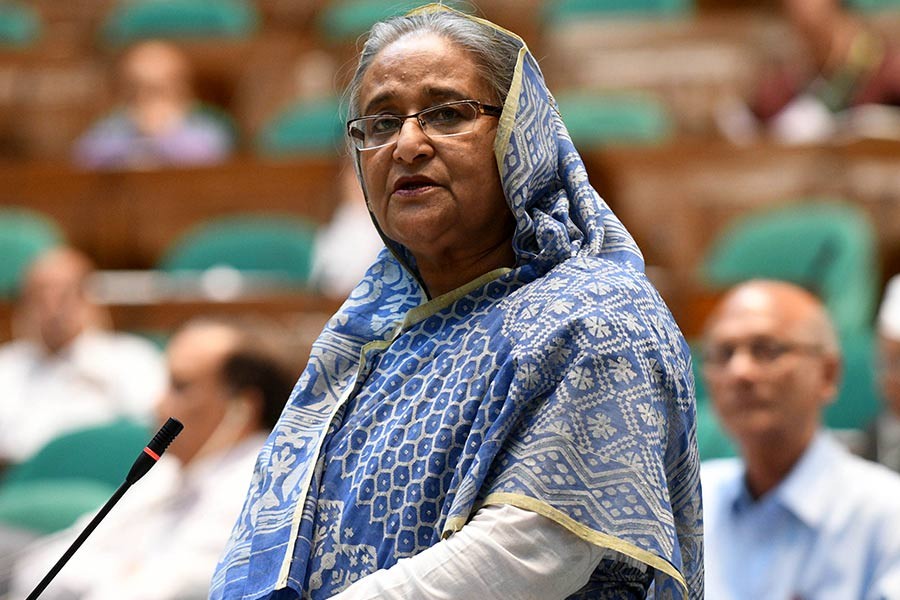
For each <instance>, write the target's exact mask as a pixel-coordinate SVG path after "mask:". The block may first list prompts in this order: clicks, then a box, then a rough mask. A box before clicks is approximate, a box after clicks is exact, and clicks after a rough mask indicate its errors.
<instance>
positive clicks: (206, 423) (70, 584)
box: [12, 319, 303, 600]
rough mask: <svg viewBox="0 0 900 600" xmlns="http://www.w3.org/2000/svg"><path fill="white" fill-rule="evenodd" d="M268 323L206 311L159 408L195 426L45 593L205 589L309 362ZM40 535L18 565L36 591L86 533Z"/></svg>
mask: <svg viewBox="0 0 900 600" xmlns="http://www.w3.org/2000/svg"><path fill="white" fill-rule="evenodd" d="M278 339H279V338H278V337H273V334H272V333H271V332H270V331H268V329H263V328H258V327H255V326H251V325H248V324H245V323H238V322H226V321H217V320H212V319H197V320H194V321H191V322H189V323H187V324H186V325H184V326H183V327H182V328H181V329H180V330H179V331H177V332H176V333H175V335H174V336H173V337H172V339H171V342H170V343H169V345H168V348H167V360H168V367H169V373H170V378H169V387H168V390H167V391H166V392H165V394H164V395H163V396H162V397H161V399H160V401H159V403H158V406H157V413H158V419H159V423H160V424H162V423H164V422H165V421H166V419H167V418H169V417H175V418H177V419H179V420H180V421H181V422H182V423H183V424H184V430H183V431H182V432H181V434H180V435H179V436H178V437H177V438H176V439H175V441H174V442H173V443H172V445H171V446H170V447H169V449H168V450H167V452H166V453H165V454H164V455H163V456H162V458H161V459H160V461H159V463H158V464H157V465H156V466H155V467H154V468H153V470H151V471H150V473H148V474H147V476H146V477H145V478H144V479H142V480H141V481H140V482H139V483H137V484H136V485H135V487H134V488H133V489H132V490H131V491H130V492H129V494H128V495H126V496H125V497H124V498H123V499H122V501H121V502H120V503H119V504H118V505H117V506H116V507H115V509H114V510H112V511H110V513H109V515H108V517H107V518H106V519H105V520H104V521H103V522H102V523H101V524H100V526H99V527H98V528H97V529H96V530H95V531H94V533H93V535H92V536H91V537H90V538H88V540H87V541H86V542H85V544H84V545H83V546H82V547H81V549H80V550H79V552H78V554H76V555H75V556H74V557H73V558H72V560H71V561H70V562H69V563H68V564H67V566H66V568H65V569H63V570H62V571H60V573H59V575H58V576H57V577H56V578H55V579H54V580H53V582H52V583H51V584H50V585H49V586H48V587H47V589H46V591H45V592H44V593H43V595H42V597H43V598H47V599H48V600H49V599H52V598H69V599H72V598H81V599H83V600H88V599H90V600H101V599H110V600H112V599H116V600H121V599H124V598H127V599H128V600H151V599H152V600H163V599H173V600H174V599H176V598H178V599H182V600H184V599H188V598H206V597H207V591H208V589H209V581H210V577H211V576H212V572H213V569H214V567H215V565H216V560H217V559H218V557H219V554H220V553H221V551H222V548H223V547H224V545H225V542H226V540H227V539H228V536H229V534H230V532H231V526H232V524H233V523H234V519H235V517H236V516H237V514H238V512H239V511H240V508H241V504H242V503H243V500H244V492H245V491H246V489H247V486H248V485H249V484H250V478H251V475H252V474H253V463H254V461H255V459H256V455H257V453H258V452H259V449H260V448H261V447H262V445H263V443H264V441H265V439H266V435H267V434H268V432H269V431H270V430H271V429H272V427H273V426H274V424H275V421H277V419H278V416H279V415H280V413H281V409H282V408H283V406H284V403H285V401H286V400H287V398H288V395H289V394H290V392H291V388H292V387H293V383H294V380H295V379H296V377H297V374H298V373H299V371H300V370H301V368H302V366H303V365H302V364H301V365H297V366H296V368H292V367H291V366H289V364H290V363H289V362H288V361H287V359H286V358H285V357H284V356H283V352H282V351H281V350H280V348H283V347H284V346H280V347H276V346H275V342H276V341H277V340H278ZM90 518H92V517H87V518H85V519H83V520H82V521H81V522H79V523H76V525H75V526H73V527H72V528H70V529H69V530H66V531H64V532H62V533H61V534H57V535H54V536H51V537H50V538H49V539H44V540H39V541H37V542H35V543H34V544H33V545H32V547H31V548H29V549H28V550H27V551H26V552H25V554H24V555H23V556H22V557H21V558H20V560H19V561H18V563H17V566H16V568H15V569H14V577H13V587H12V590H13V592H12V593H13V595H12V597H25V596H26V594H27V593H28V592H29V591H30V590H32V589H33V588H34V586H35V585H37V583H38V582H39V581H40V580H41V578H43V576H44V575H45V574H46V573H47V572H48V571H49V570H50V568H51V567H52V566H53V565H54V564H55V562H56V561H57V559H58V558H59V557H60V556H62V554H63V552H64V551H65V550H66V548H68V546H69V544H70V543H71V542H72V541H73V540H74V538H75V537H76V536H77V535H78V534H79V533H80V532H81V531H82V529H83V528H84V526H85V525H86V524H87V521H88V520H89V519H90Z"/></svg>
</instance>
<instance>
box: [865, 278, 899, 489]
mask: <svg viewBox="0 0 900 600" xmlns="http://www.w3.org/2000/svg"><path fill="white" fill-rule="evenodd" d="M877 329H878V331H877V334H878V336H877V337H878V341H877V348H876V353H877V356H878V384H879V390H880V392H881V401H882V404H883V409H882V411H881V413H880V414H879V415H878V417H877V418H876V419H875V420H874V421H873V423H872V424H871V426H870V427H869V428H868V429H867V430H866V433H865V436H864V438H863V443H862V455H863V456H864V457H865V458H868V459H870V460H874V461H876V462H879V463H881V464H883V465H885V466H886V467H888V468H890V469H893V470H894V471H898V472H900V275H895V276H894V277H893V278H892V279H891V280H890V281H889V282H888V285H887V287H886V288H885V293H884V298H883V300H882V302H881V308H880V309H879V310H878V323H877Z"/></svg>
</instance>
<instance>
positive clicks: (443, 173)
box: [359, 33, 514, 265]
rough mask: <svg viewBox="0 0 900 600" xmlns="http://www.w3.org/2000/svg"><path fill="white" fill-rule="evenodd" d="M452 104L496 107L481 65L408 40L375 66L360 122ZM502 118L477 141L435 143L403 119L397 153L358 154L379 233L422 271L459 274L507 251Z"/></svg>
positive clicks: (482, 128)
mask: <svg viewBox="0 0 900 600" xmlns="http://www.w3.org/2000/svg"><path fill="white" fill-rule="evenodd" d="M453 100H479V101H481V102H483V103H485V104H497V102H498V100H497V98H495V97H494V94H493V93H492V91H491V89H490V87H489V86H488V84H487V83H486V82H485V81H484V79H483V78H482V77H481V76H480V75H479V74H478V70H477V67H476V65H475V62H474V61H473V60H472V58H471V57H470V56H469V54H468V53H467V52H466V51H464V50H462V49H461V48H459V47H458V46H456V45H454V44H452V43H449V42H448V41H447V40H446V39H444V38H442V37H439V36H437V35H435V34H430V33H423V34H414V35H408V36H405V37H403V38H401V39H399V40H397V41H395V42H394V43H392V44H390V45H388V46H387V47H385V48H384V49H383V50H382V51H381V52H380V53H378V54H377V55H376V56H375V59H374V60H373V62H372V64H371V65H370V67H369V69H368V71H366V73H365V75H364V76H363V79H362V86H361V90H360V99H359V102H360V106H359V108H360V111H361V112H360V114H361V115H373V114H379V113H388V114H395V115H407V114H410V113H414V112H417V111H420V110H422V109H425V108H429V107H431V106H435V105H437V104H442V103H444V102H450V101H453ZM496 132H497V118H496V117H489V116H485V115H479V117H478V118H477V120H476V121H475V129H474V131H472V132H471V133H468V134H465V135H460V136H456V137H444V138H440V137H438V138H435V139H430V138H428V136H426V135H425V134H424V133H423V131H422V129H421V127H420V126H419V124H418V122H417V121H416V120H415V119H407V120H406V121H405V122H404V124H403V127H402V128H401V130H400V133H399V136H398V138H397V141H396V143H393V144H390V145H388V146H384V147H382V148H377V149H374V150H366V151H362V152H361V153H360V160H361V165H362V174H363V179H364V182H365V188H366V191H367V197H368V202H369V206H370V208H371V210H372V212H373V214H374V215H375V219H376V220H377V221H378V224H379V226H380V227H381V230H382V231H383V232H384V234H385V235H386V236H388V237H389V238H391V239H392V240H394V241H396V242H399V243H400V244H403V245H404V246H406V247H407V248H409V250H410V251H411V252H412V253H413V255H414V256H415V257H416V260H417V261H419V262H420V263H422V262H423V261H429V262H431V263H432V264H437V265H439V264H448V263H449V264H454V263H456V262H457V261H467V260H468V261H472V260H476V261H477V257H479V256H485V255H487V254H489V253H490V252H491V251H492V250H495V249H496V248H499V247H501V246H502V245H506V246H509V244H510V240H511V238H512V234H513V230H514V222H513V218H512V213H511V212H510V210H509V208H508V206H507V204H506V200H505V197H504V195H503V190H502V188H501V185H500V175H499V173H498V170H497V163H496V160H495V159H494V152H493V144H494V137H495V136H496Z"/></svg>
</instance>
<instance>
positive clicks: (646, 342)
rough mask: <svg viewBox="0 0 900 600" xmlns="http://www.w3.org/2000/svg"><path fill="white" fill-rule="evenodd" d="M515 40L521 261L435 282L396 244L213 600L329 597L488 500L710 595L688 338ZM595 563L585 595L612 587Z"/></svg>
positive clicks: (288, 420)
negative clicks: (449, 285) (434, 286)
mask: <svg viewBox="0 0 900 600" xmlns="http://www.w3.org/2000/svg"><path fill="white" fill-rule="evenodd" d="M420 10H448V9H446V8H444V7H436V8H435V7H426V8H425V9H420ZM499 34H501V35H511V34H508V33H507V32H503V31H502V30H499ZM522 48H523V50H522V52H521V55H520V61H519V65H518V67H517V70H516V77H515V80H514V82H513V86H512V88H511V90H510V95H509V98H508V100H507V102H506V105H505V107H504V114H503V116H502V117H501V121H500V126H499V129H498V134H497V142H496V144H495V149H496V152H497V160H498V164H499V165H500V170H501V175H502V180H503V184H504V189H505V192H506V196H507V198H508V200H509V203H510V208H511V210H512V211H513V213H514V215H515V217H516V221H517V229H516V234H515V239H514V247H515V250H516V253H517V256H518V260H519V265H518V266H517V267H516V268H515V269H512V270H501V271H499V272H494V273H489V274H487V275H485V276H484V277H482V278H480V279H479V280H477V281H474V282H472V283H470V284H468V285H466V286H464V287H463V288H460V289H458V290H455V291H454V292H451V293H449V294H447V295H445V296H441V297H439V298H436V299H433V300H428V298H427V297H426V296H425V293H424V291H423V290H422V288H421V287H420V285H419V284H418V282H417V278H416V274H415V269H414V268H413V267H411V266H410V265H412V264H413V263H412V261H411V258H410V257H409V255H408V253H407V252H406V250H405V249H404V248H402V247H400V246H397V245H396V244H393V243H392V242H390V241H388V244H389V246H391V249H390V251H389V250H385V251H383V252H382V254H381V255H380V257H379V258H378V260H377V261H376V262H375V264H374V265H373V266H372V267H371V268H370V269H369V271H368V273H367V275H366V277H365V278H364V280H363V281H362V283H361V284H360V285H359V286H358V287H357V288H356V289H355V290H354V292H353V293H352V294H351V296H350V298H349V299H348V301H347V302H346V303H345V305H344V306H343V307H342V308H341V309H340V310H339V311H338V313H337V314H336V315H335V316H334V317H333V318H332V320H331V321H330V323H329V325H328V326H327V327H326V329H325V331H323V333H322V335H321V336H320V338H319V339H318V340H317V342H316V344H315V345H314V349H313V353H312V356H311V357H310V361H309V366H308V367H307V369H306V371H305V372H304V373H303V375H302V376H301V378H300V381H299V382H298V383H297V386H296V388H295V390H294V393H293V395H292V397H291V399H290V401H289V404H288V406H287V408H286V410H285V412H284V414H283V416H282V418H281V420H280V422H279V423H278V425H277V426H276V428H275V430H274V431H273V432H272V435H271V436H270V438H269V441H268V443H267V445H266V447H265V448H264V449H263V451H262V453H261V454H260V457H259V460H258V463H257V468H256V473H255V477H254V481H253V484H252V486H251V489H250V493H249V496H248V499H247V502H246V505H245V508H244V511H243V514H242V515H241V517H240V518H239V520H238V522H237V524H236V526H235V529H234V533H233V535H232V539H231V542H230V543H229V547H228V548H227V550H226V553H225V556H224V557H223V559H222V561H221V562H220V564H219V567H218V569H217V572H216V575H215V577H214V579H213V589H212V593H211V597H212V598H217V599H218V598H222V599H225V598H227V599H233V598H295V597H298V596H299V597H302V598H313V599H318V598H328V597H329V596H331V595H333V594H334V593H336V592H337V591H340V590H341V589H343V588H345V587H347V586H348V585H349V584H350V583H352V582H353V581H356V580H357V579H359V578H361V577H364V576H365V575H367V574H369V573H371V572H373V571H375V570H377V569H381V568H387V567H390V566H391V565H392V564H394V563H395V562H396V561H397V560H399V559H400V558H403V557H407V556H412V555H415V554H417V553H419V552H421V551H423V550H425V549H426V548H428V547H430V546H432V545H434V544H436V543H438V542H439V541H440V540H441V539H442V538H443V537H446V536H448V535H451V534H452V533H453V532H454V531H456V530H458V529H459V528H461V527H462V526H463V525H464V524H465V523H466V521H467V520H468V519H469V518H470V517H471V516H472V515H473V514H474V512H475V511H476V510H477V509H478V508H479V507H480V506H482V505H484V504H492V503H508V504H513V505H516V506H519V507H521V508H525V509H528V510H533V511H535V512H538V513H540V514H542V515H544V516H547V517H548V518H551V519H553V520H555V521H557V522H558V523H560V524H562V525H563V526H565V527H567V528H568V529H569V530H571V531H573V532H574V533H576V534H577V535H579V536H581V537H583V538H585V539H587V540H589V541H591V542H593V543H595V544H597V545H600V546H603V547H606V548H609V549H610V551H611V555H612V556H616V557H619V559H620V562H621V564H624V565H626V566H627V565H635V564H636V565H646V566H647V567H649V568H651V569H652V570H653V572H654V582H655V586H654V592H655V594H656V597H657V598H692V599H693V598H702V597H703V583H702V582H703V573H702V563H703V556H702V514H701V513H702V511H701V507H700V494H699V461H698V457H697V451H696V442H695V431H694V416H695V415H694V389H693V380H692V378H691V368H690V354H689V351H688V348H687V345H686V344H685V342H684V340H683V338H682V336H681V334H680V332H679V330H678V328H677V326H676V324H675V323H674V321H673V319H672V317H671V315H670V313H669V311H668V310H667V308H666V307H665V304H664V303H663V302H662V300H661V299H660V298H659V296H658V294H657V293H656V291H655V290H654V289H653V287H652V285H650V283H649V282H648V281H647V279H646V277H645V276H644V274H643V261H642V258H641V255H640V253H639V251H638V250H637V248H636V246H635V245H634V243H633V241H632V239H631V237H630V236H629V234H628V233H627V231H626V230H625V229H624V228H623V227H622V225H621V224H620V223H619V221H618V220H617V219H616V217H615V216H614V215H613V214H612V212H611V211H610V210H609V208H608V207H607V206H606V204H605V203H604V202H603V201H602V200H601V199H600V197H599V196H598V195H597V193H596V192H595V191H594V189H593V188H592V187H591V186H590V183H589V182H588V180H587V175H586V172H585V169H584V165H583V163H582V161H581V158H580V157H579V155H578V153H577V152H576V150H575V148H574V146H573V145H572V143H571V140H570V139H569V136H568V134H567V132H566V129H565V126H564V125H563V123H562V121H561V120H560V118H559V115H558V112H557V110H556V106H555V102H554V101H553V99H552V97H551V96H550V94H549V92H548V90H547V88H546V85H545V84H544V81H543V77H542V75H541V73H540V70H539V68H538V66H537V64H536V62H535V61H534V59H533V57H532V56H531V54H529V53H528V52H527V50H526V49H525V48H524V44H523V45H522ZM604 572H605V570H604V569H602V568H600V569H598V570H597V573H595V575H594V578H593V579H592V581H591V583H590V584H589V585H588V586H587V588H585V589H584V590H582V592H580V593H579V594H577V595H576V596H574V597H575V598H588V597H590V598H603V597H607V596H608V597H618V596H615V590H614V589H613V590H612V591H604V590H608V588H606V587H604Z"/></svg>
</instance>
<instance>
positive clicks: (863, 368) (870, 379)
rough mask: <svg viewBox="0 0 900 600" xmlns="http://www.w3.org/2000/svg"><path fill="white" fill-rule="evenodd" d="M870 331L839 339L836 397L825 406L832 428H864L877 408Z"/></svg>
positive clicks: (827, 422) (827, 419)
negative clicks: (840, 369) (839, 373)
mask: <svg viewBox="0 0 900 600" xmlns="http://www.w3.org/2000/svg"><path fill="white" fill-rule="evenodd" d="M874 337H875V336H874V334H873V333H872V332H870V331H864V332H860V333H855V334H848V335H845V336H843V338H842V339H841V351H842V353H843V356H844V371H843V374H842V380H841V387H840V390H839V392H838V397H837V399H836V400H835V401H834V402H833V403H832V404H830V405H828V407H826V409H825V414H824V416H823V419H824V421H825V425H827V426H828V427H830V428H832V429H856V430H864V429H866V427H868V426H869V424H870V423H871V422H872V420H873V419H874V418H875V416H876V415H877V414H878V411H879V409H880V408H881V402H880V400H879V396H878V390H877V382H876V377H875V340H874Z"/></svg>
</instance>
